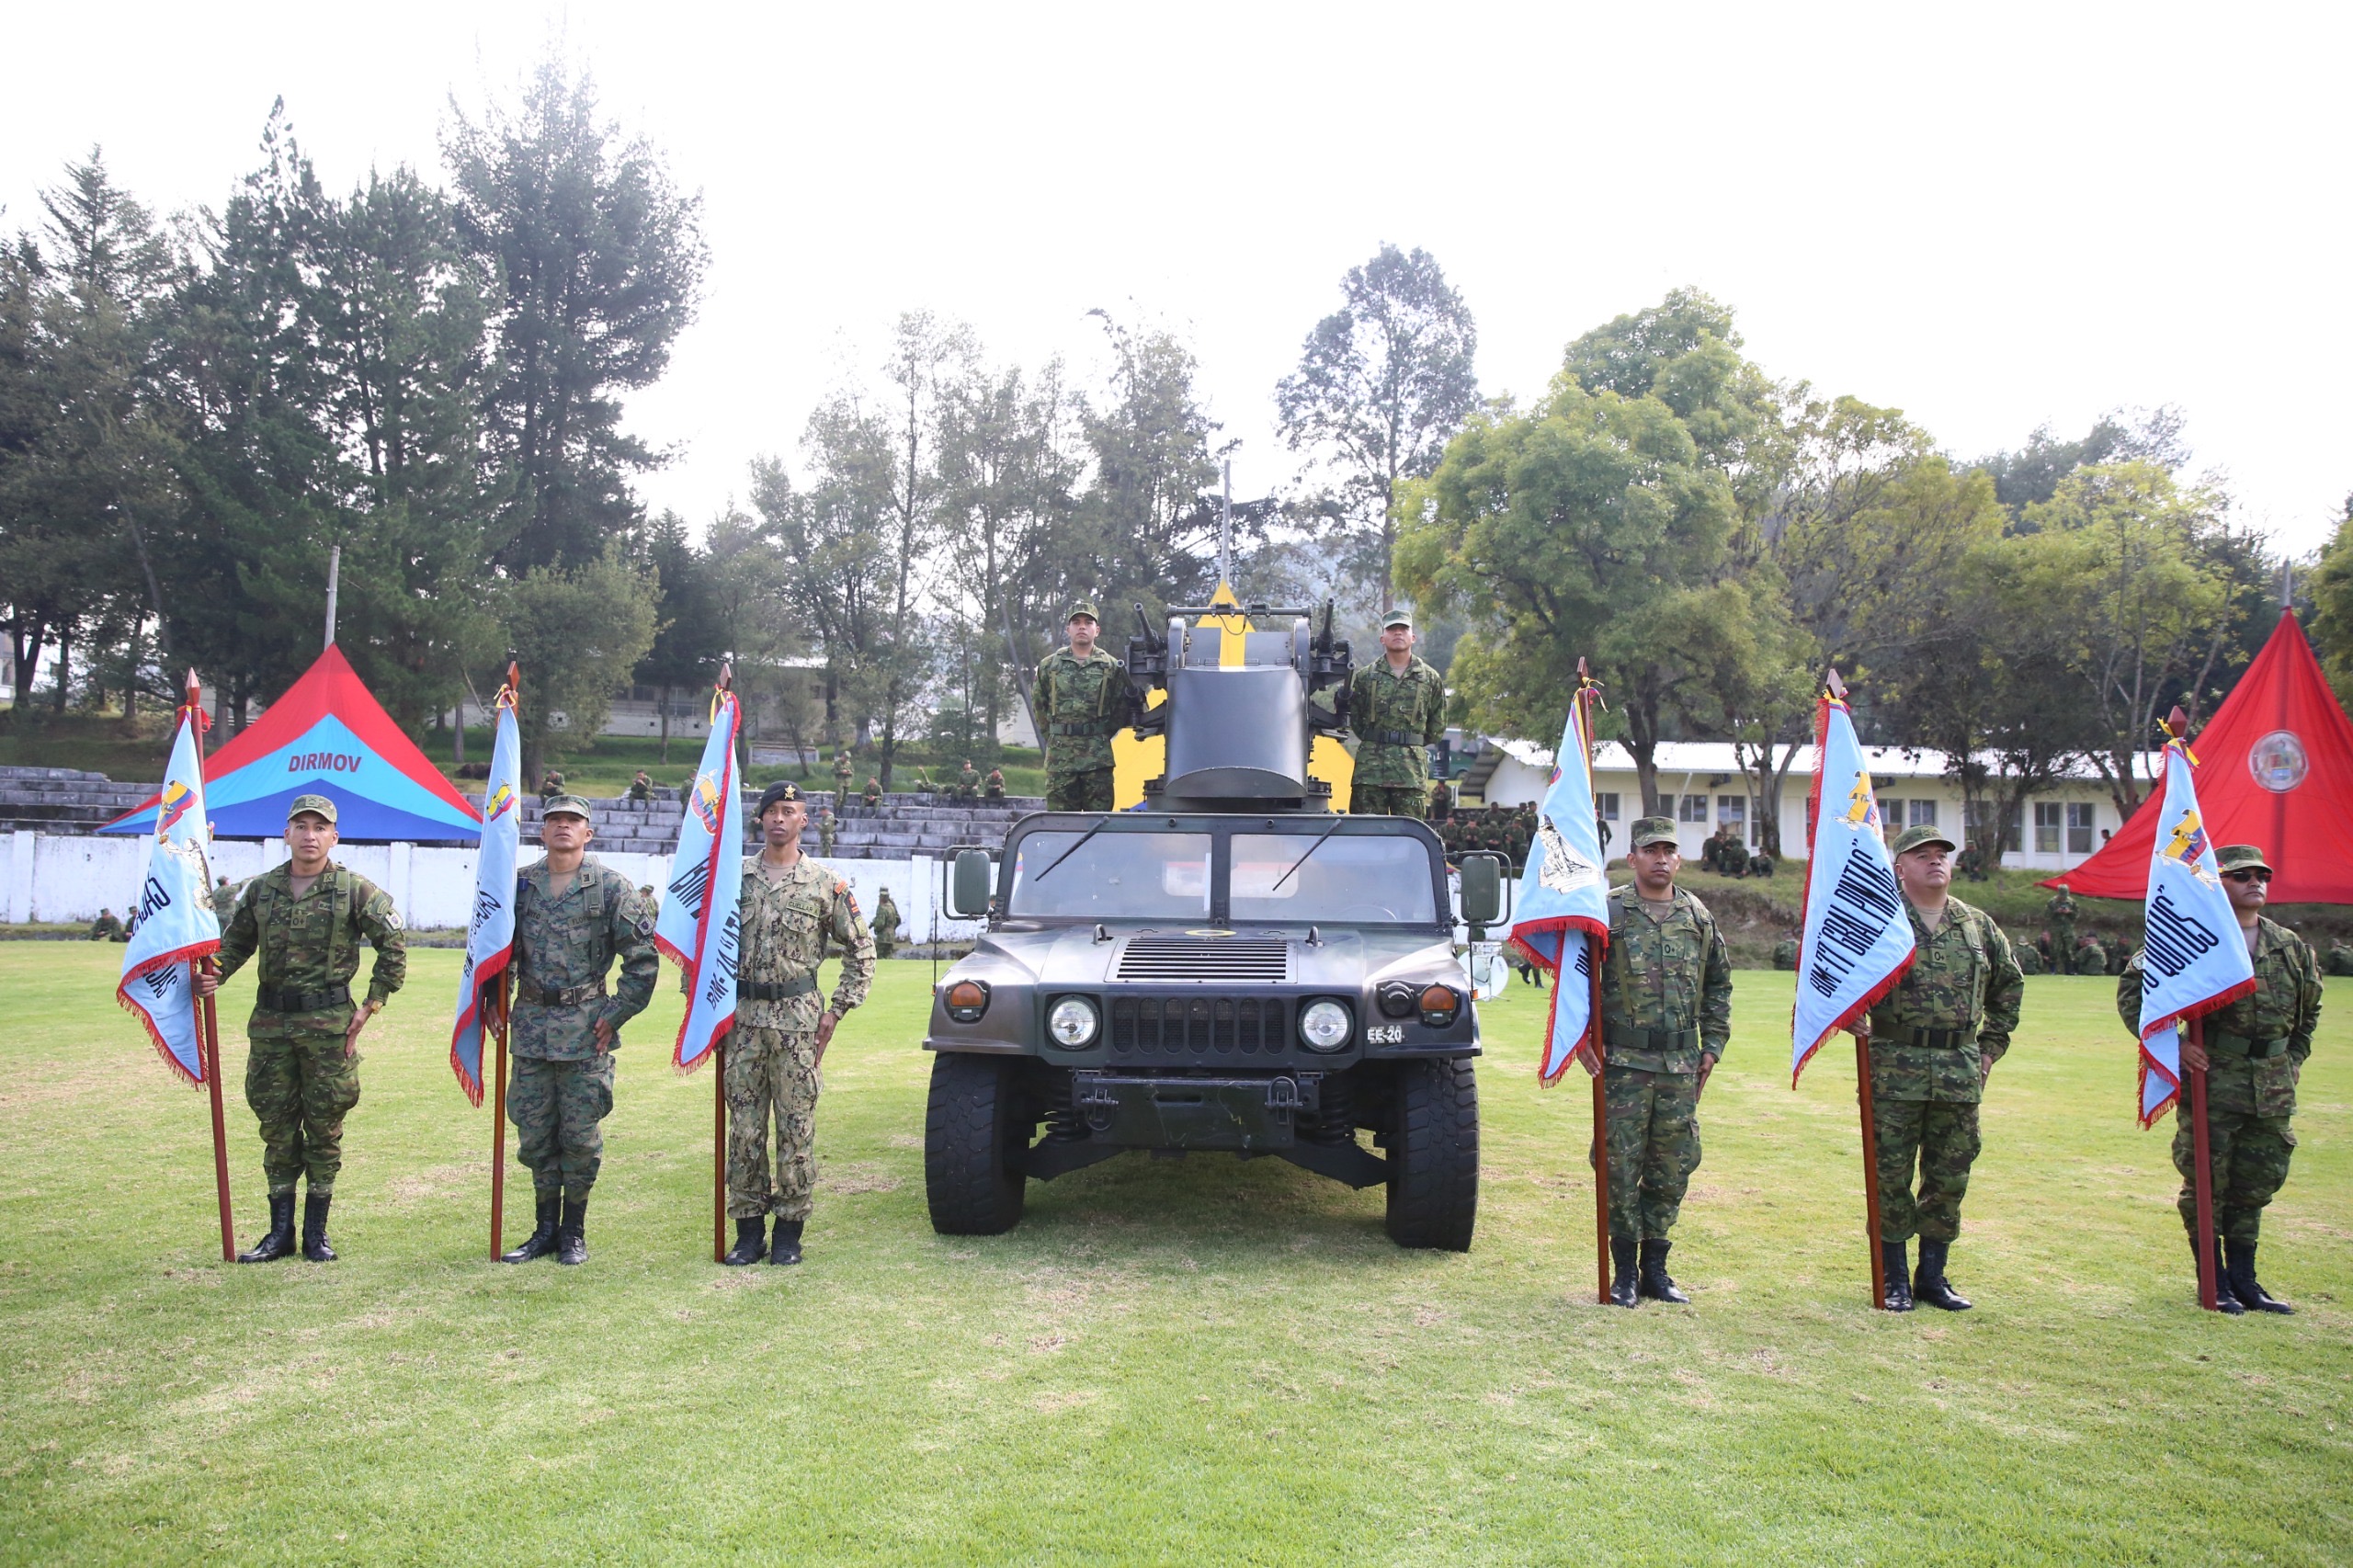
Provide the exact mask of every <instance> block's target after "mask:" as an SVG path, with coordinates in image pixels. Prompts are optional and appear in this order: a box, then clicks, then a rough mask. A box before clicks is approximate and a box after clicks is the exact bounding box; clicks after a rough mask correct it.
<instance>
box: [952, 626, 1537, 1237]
mask: <svg viewBox="0 0 2353 1568" xmlns="http://www.w3.org/2000/svg"><path fill="white" fill-rule="evenodd" d="M1324 614H1325V619H1324V630H1323V633H1322V635H1321V636H1315V635H1313V634H1312V633H1313V618H1312V616H1311V615H1310V613H1309V612H1307V611H1304V610H1296V609H1286V610H1267V609H1266V608H1263V607H1257V606H1253V607H1251V608H1250V612H1249V616H1250V619H1256V620H1258V621H1261V622H1264V621H1266V620H1267V619H1275V620H1277V621H1281V620H1284V619H1288V620H1289V621H1290V629H1289V630H1288V631H1280V630H1279V631H1250V630H1246V622H1245V621H1244V620H1243V619H1240V618H1239V617H1238V616H1235V615H1233V614H1232V613H1230V610H1229V608H1227V607H1218V606H1211V607H1207V608H1189V609H1178V610H1176V611H1173V612H1172V613H1171V615H1170V617H1169V619H1168V621H1167V624H1166V631H1165V636H1164V635H1158V634H1155V633H1154V632H1153V631H1151V630H1150V628H1149V626H1147V628H1146V630H1145V631H1143V632H1142V634H1141V635H1139V636H1137V637H1134V638H1132V639H1131V640H1130V642H1129V647H1128V676H1129V680H1130V682H1131V690H1132V693H1133V695H1134V696H1135V697H1136V698H1137V699H1138V703H1137V710H1138V714H1139V716H1138V718H1137V720H1136V722H1135V725H1134V731H1133V735H1132V736H1122V737H1121V741H1122V744H1123V745H1124V746H1125V747H1127V749H1128V750H1129V752H1130V753H1131V755H1143V754H1144V753H1145V752H1148V751H1149V750H1152V749H1158V750H1159V751H1160V753H1161V756H1162V757H1163V758H1164V759H1165V760H1164V761H1163V763H1162V766H1161V767H1160V769H1159V772H1158V775H1157V777H1152V778H1147V779H1146V780H1145V782H1144V783H1143V799H1142V801H1141V802H1140V803H1139V804H1138V805H1136V806H1134V807H1133V808H1131V809H1130V810H1126V811H1120V812H1104V813H1091V812H1040V813H1037V814H1033V815H1030V816H1028V817H1025V818H1023V819H1022V820H1021V821H1020V822H1018V823H1017V824H1014V826H1013V828H1012V829H1011V831H1010V832H1009V833H1008V834H1007V835H1006V841H1005V845H1004V848H1003V852H1002V855H1001V857H1000V858H998V859H997V860H996V862H995V864H994V865H992V863H991V861H990V858H989V856H988V854H987V852H986V851H985V850H983V849H966V850H962V851H960V852H959V853H958V854H957V856H956V857H955V858H954V861H953V872H952V878H951V885H950V887H949V891H948V898H947V903H948V907H949V911H950V912H951V913H953V914H955V915H960V916H963V917H968V918H972V917H979V918H984V919H985V921H986V930H985V932H984V933H983V936H982V937H981V938H980V941H979V944H978V946H977V947H975V948H974V949H973V950H972V952H971V953H970V954H969V955H967V956H966V957H965V958H963V959H962V960H960V961H959V962H958V963H957V964H956V965H955V967H954V968H952V969H950V970H949V971H948V973H947V974H946V975H945V976H943V977H942V978H941V980H940V983H939V984H938V987H937V989H936V992H935V994H934V995H933V998H932V1011H931V1024H930V1028H929V1031H928V1033H927V1034H926V1036H925V1039H924V1045H925V1048H926V1049H927V1050H929V1051H936V1052H938V1056H937V1059H936V1060H935V1061H934V1062H933V1063H932V1075H931V1096H930V1103H929V1107H928V1111H927V1115H926V1124H925V1138H924V1167H925V1183H926V1189H927V1192H928V1195H929V1199H930V1206H931V1221H932V1224H933V1226H934V1228H935V1229H937V1230H938V1231H940V1232H943V1233H949V1234H955V1235H988V1234H995V1233H999V1232H1003V1231H1006V1230H1008V1229H1010V1228H1011V1227H1012V1226H1013V1225H1014V1224H1015V1223H1017V1221H1019V1220H1020V1218H1021V1211H1022V1203H1023V1198H1024V1194H1025V1190H1026V1187H1027V1184H1028V1183H1029V1181H1030V1180H1032V1179H1037V1180H1041V1181H1048V1180H1051V1179H1052V1178H1053V1177H1055V1176H1061V1175H1063V1174H1064V1173H1065V1172H1069V1171H1074V1170H1077V1169H1079V1168H1081V1167H1082V1166H1085V1165H1093V1164H1095V1163H1096V1162H1097V1161H1100V1160H1107V1159H1109V1158H1111V1157H1112V1156H1114V1155H1117V1154H1120V1153H1126V1152H1128V1151H1131V1150H1153V1151H1172V1152H1176V1153H1191V1152H1194V1151H1221V1150H1222V1151H1227V1152H1231V1153H1235V1154H1238V1155H1240V1156H1242V1157H1243V1158H1245V1159H1249V1158H1254V1157H1256V1156H1260V1155H1272V1156H1274V1157H1276V1158H1278V1159H1283V1160H1288V1161H1290V1162H1291V1163H1292V1164H1293V1165H1302V1166H1304V1167H1305V1168H1306V1169H1308V1170H1311V1171H1314V1172H1317V1173H1318V1174H1320V1175H1323V1176H1329V1177H1332V1178H1334V1179H1335V1180H1338V1181H1343V1182H1346V1183H1347V1184H1348V1185H1349V1186H1351V1187H1371V1186H1375V1185H1377V1184H1386V1186H1387V1187H1388V1205H1389V1206H1388V1229H1389V1233H1390V1235H1391V1236H1392V1238H1393V1239H1395V1240H1396V1241H1397V1242H1398V1243H1399V1244H1402V1245H1405V1246H1413V1247H1440V1248H1449V1249H1452V1250H1455V1251H1461V1250H1464V1249H1466V1248H1468V1247H1469V1246H1470V1244H1471V1233H1472V1225H1473V1222H1474V1221H1475V1219H1476V1217H1477V1210H1478V1191H1479V1101H1478V1092H1477V1089H1476V1087H1475V1085H1474V1084H1473V1082H1472V1067H1471V1059H1472V1057H1474V1056H1476V1055H1478V1054H1479V1020H1478V1014H1477V1011H1476V1009H1475V1008H1474V1006H1473V1004H1472V994H1471V987H1470V986H1469V985H1467V984H1466V983H1465V982H1464V978H1463V973H1462V970H1461V966H1460V965H1459V964H1458V962H1457V960H1456V958H1455V955H1454V949H1453V933H1454V926H1455V917H1456V913H1457V912H1456V910H1455V909H1454V908H1453V907H1452V904H1453V898H1452V895H1451V894H1450V892H1449V876H1448V869H1447V866H1446V862H1445V858H1444V856H1443V852H1442V850H1441V847H1440V845H1439V843H1438V835H1436V834H1434V833H1432V832H1431V831H1430V830H1429V828H1427V826H1425V825H1424V824H1421V823H1419V822H1416V821H1414V820H1412V819H1410V818H1404V817H1386V816H1351V815H1348V814H1347V813H1345V812H1335V811H1334V810H1333V809H1332V783H1331V782H1330V781H1329V780H1328V779H1324V778H1315V777H1313V774H1312V773H1311V769H1310V767H1309V759H1310V757H1311V755H1314V754H1316V753H1317V751H1318V738H1319V737H1336V736H1337V735H1339V734H1341V733H1345V732H1346V729H1347V677H1348V673H1349V667H1350V665H1349V655H1348V648H1347V643H1346V642H1335V641H1334V640H1333V638H1332V634H1331V619H1330V608H1329V607H1328V606H1327V607H1326V608H1325V612H1324ZM1188 617H1199V618H1202V619H1200V620H1199V623H1198V624H1194V623H1189V622H1188V619H1187V618H1188ZM1221 621H1222V624H1220V622H1221ZM1325 691H1329V692H1330V693H1331V696H1330V698H1329V699H1328V706H1326V705H1324V704H1319V703H1317V702H1315V701H1314V700H1313V699H1314V698H1315V697H1316V695H1317V694H1318V693H1320V692H1325ZM1154 692H1157V693H1162V694H1165V696H1164V697H1160V698H1154V696H1153V694H1154ZM1147 702H1150V703H1154V704H1156V705H1152V706H1147V705H1146V704H1147ZM1139 741H1140V742H1142V743H1144V746H1143V747H1142V748H1141V749H1140V748H1138V747H1137V746H1136V745H1135V744H1134V743H1135V742H1139ZM1322 746H1323V747H1324V748H1328V751H1329V752H1330V753H1331V754H1332V755H1336V756H1337V757H1338V758H1339V759H1340V761H1341V765H1342V766H1343V767H1345V766H1346V756H1347V754H1346V753H1345V751H1342V750H1340V749H1339V748H1338V746H1337V744H1336V739H1331V738H1326V739H1324V740H1323V742H1322ZM1501 872H1502V866H1501V863H1500V861H1499V860H1497V859H1495V858H1493V857H1472V858H1466V860H1465V862H1464V865H1463V870H1462V876H1461V881H1462V884H1463V894H1462V904H1463V908H1462V910H1461V915H1462V918H1463V919H1464V920H1465V921H1467V922H1468V923H1470V924H1472V926H1481V925H1484V924H1488V923H1492V922H1494V921H1495V920H1496V919H1498V918H1499V917H1500V915H1501V911H1500V909H1499V907H1498V905H1499V903H1500V901H1501V898H1502V891H1501ZM1360 1133H1363V1134H1370V1143H1371V1147H1370V1148H1368V1147H1367V1146H1366V1144H1365V1143H1364V1142H1361V1141H1359V1136H1358V1135H1359V1134H1360ZM1376 1151H1378V1152H1376Z"/></svg>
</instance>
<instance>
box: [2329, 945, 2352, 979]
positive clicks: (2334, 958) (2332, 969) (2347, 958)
mask: <svg viewBox="0 0 2353 1568" xmlns="http://www.w3.org/2000/svg"><path fill="white" fill-rule="evenodd" d="M2323 962H2324V966H2325V969H2326V970H2327V972H2329V973H2330V974H2336V975H2346V974H2353V948H2348V947H2347V946H2346V945H2345V938H2344V937H2331V938H2330V940H2329V944H2328V957H2327V958H2326V959H2325V960H2323Z"/></svg>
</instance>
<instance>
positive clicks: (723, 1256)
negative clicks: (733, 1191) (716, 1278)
mask: <svg viewBox="0 0 2353 1568" xmlns="http://www.w3.org/2000/svg"><path fill="white" fill-rule="evenodd" d="M710 1054H711V1062H710V1261H711V1262H713V1263H724V1262H725V1261H727V1047H726V1046H724V1045H715V1046H713V1047H711V1051H710Z"/></svg>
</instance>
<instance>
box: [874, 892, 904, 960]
mask: <svg viewBox="0 0 2353 1568" xmlns="http://www.w3.org/2000/svg"><path fill="white" fill-rule="evenodd" d="M873 930H874V956H875V957H876V958H878V959H887V958H889V957H890V956H891V955H892V953H894V952H896V951H897V950H898V947H899V906H898V905H897V904H895V903H892V902H891V890H890V889H889V888H884V889H883V890H882V891H881V893H879V894H878V895H876V897H875V900H874V926H873Z"/></svg>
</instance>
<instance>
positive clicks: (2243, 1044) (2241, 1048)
mask: <svg viewBox="0 0 2353 1568" xmlns="http://www.w3.org/2000/svg"><path fill="white" fill-rule="evenodd" d="M2287 1053H2288V1038H2287V1036H2285V1035H2282V1036H2280V1037H2279V1039H2277V1040H2249V1039H2248V1038H2247V1037H2246V1036H2245V1035H2243V1034H2233V1033H2232V1032H2231V1031H2230V1030H2228V1029H2208V1030H2207V1031H2206V1054H2207V1055H2209V1056H2211V1057H2213V1058H2215V1059H2216V1060H2217V1061H2222V1062H2235V1061H2237V1060H2238V1059H2239V1058H2240V1057H2242V1056H2245V1057H2248V1058H2251V1059H2252V1060H2254V1061H2256V1062H2268V1061H2269V1060H2270V1059H2271V1058H2273V1057H2275V1056H2284V1055H2286V1054H2287Z"/></svg>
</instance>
